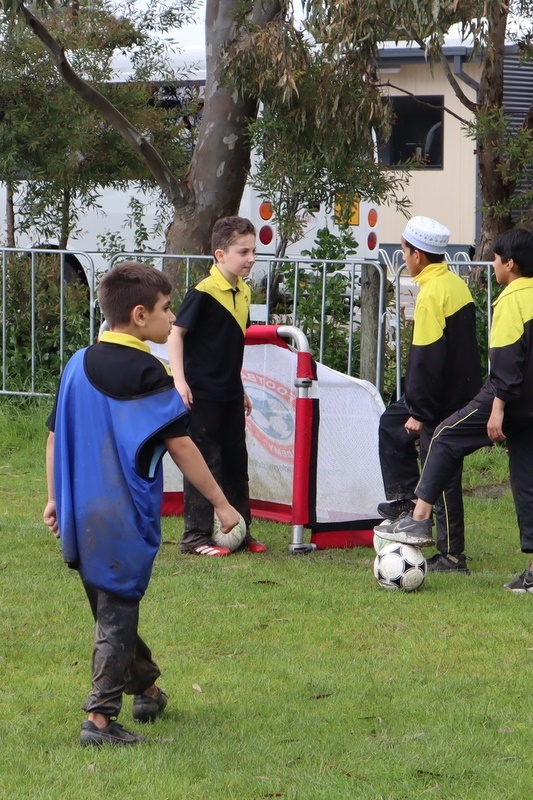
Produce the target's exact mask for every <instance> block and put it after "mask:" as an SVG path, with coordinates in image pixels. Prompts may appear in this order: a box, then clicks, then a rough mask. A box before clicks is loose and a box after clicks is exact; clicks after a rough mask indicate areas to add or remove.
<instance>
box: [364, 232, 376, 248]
mask: <svg viewBox="0 0 533 800" xmlns="http://www.w3.org/2000/svg"><path fill="white" fill-rule="evenodd" d="M377 243H378V237H377V236H376V234H375V233H374V231H372V232H371V233H369V234H368V239H367V240H366V244H367V247H368V249H369V250H375V248H376V245H377Z"/></svg>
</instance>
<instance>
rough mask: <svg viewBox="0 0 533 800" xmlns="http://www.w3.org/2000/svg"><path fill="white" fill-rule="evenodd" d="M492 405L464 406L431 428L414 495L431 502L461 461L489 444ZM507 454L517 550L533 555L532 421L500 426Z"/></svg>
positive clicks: (511, 422)
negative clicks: (433, 429)
mask: <svg viewBox="0 0 533 800" xmlns="http://www.w3.org/2000/svg"><path fill="white" fill-rule="evenodd" d="M491 409H492V403H490V405H489V404H483V405H482V406H481V407H480V406H479V405H478V404H474V403H471V404H468V405H467V406H465V407H464V408H462V409H461V410H460V411H457V412H456V413H455V414H452V415H451V416H450V417H448V418H447V419H445V420H444V422H442V423H441V424H440V425H438V426H437V428H436V429H435V433H434V435H433V438H432V440H431V443H430V446H429V450H428V454H427V458H426V461H425V464H424V467H423V469H422V474H421V476H420V481H419V483H418V486H417V487H416V495H417V497H420V498H421V499H422V500H425V501H426V502H427V503H434V502H435V499H436V498H437V497H438V496H439V494H440V492H441V491H442V487H443V486H445V485H446V484H447V481H448V480H449V476H450V474H453V473H454V471H455V470H456V469H457V465H458V464H459V463H462V461H463V458H464V457H465V456H467V455H469V454H470V453H473V452H474V451H475V450H479V449H480V448H481V447H487V446H489V445H491V444H492V442H491V441H490V439H489V437H488V435H487V422H488V421H489V417H490V412H491ZM503 430H504V433H505V434H506V436H507V440H506V442H507V450H508V453H509V477H510V482H511V491H512V493H513V500H514V505H515V510H516V516H517V521H518V528H519V530H520V549H521V550H522V552H523V553H533V480H532V476H533V420H532V421H529V420H528V421H526V420H521V421H519V420H510V421H505V418H504V425H503Z"/></svg>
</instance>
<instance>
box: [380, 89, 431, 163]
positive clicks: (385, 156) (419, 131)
mask: <svg viewBox="0 0 533 800" xmlns="http://www.w3.org/2000/svg"><path fill="white" fill-rule="evenodd" d="M385 102H387V103H390V104H391V106H392V113H393V123H392V133H391V137H390V139H389V141H388V142H381V143H380V144H379V148H378V152H379V160H380V163H382V164H387V165H388V166H390V167H400V166H405V165H406V164H407V165H408V166H409V167H410V168H412V169H416V168H420V169H442V168H443V146H442V143H443V127H444V111H443V108H444V97H443V96H442V95H420V96H418V97H389V98H387V100H386V101H385Z"/></svg>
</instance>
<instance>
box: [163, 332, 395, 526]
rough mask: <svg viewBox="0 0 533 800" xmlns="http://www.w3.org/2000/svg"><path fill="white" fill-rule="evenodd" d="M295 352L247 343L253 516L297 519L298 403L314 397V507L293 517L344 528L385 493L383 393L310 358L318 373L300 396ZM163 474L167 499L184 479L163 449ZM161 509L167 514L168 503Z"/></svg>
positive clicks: (366, 514) (368, 515)
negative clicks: (381, 451) (304, 395)
mask: <svg viewBox="0 0 533 800" xmlns="http://www.w3.org/2000/svg"><path fill="white" fill-rule="evenodd" d="M297 355H298V354H297V353H296V352H294V351H293V350H291V349H288V348H283V347H278V346H276V345H271V344H265V345H263V344H259V345H252V346H247V347H246V348H245V353H244V363H243V370H242V378H243V384H244V388H245V390H246V392H247V393H248V395H249V397H250V400H251V401H252V406H253V410H252V413H251V415H250V416H249V417H247V418H246V427H247V432H246V437H247V447H248V456H249V475H250V496H251V498H252V510H253V512H254V514H255V515H257V516H264V517H266V518H269V519H277V520H280V521H284V522H294V521H295V520H294V519H293V514H292V512H293V507H294V506H295V505H296V504H297V499H298V498H296V497H295V496H294V492H295V491H300V489H299V488H298V486H299V485H301V484H302V481H296V483H295V481H294V455H295V438H296V425H297V424H299V423H298V416H300V417H301V413H300V412H301V408H302V405H303V404H304V403H306V402H312V404H313V409H315V410H318V413H317V414H316V420H315V423H313V424H312V425H311V426H309V424H308V420H307V423H306V426H307V428H308V429H309V427H311V433H310V434H309V435H310V436H311V437H312V438H313V439H314V440H315V441H313V442H312V443H311V449H312V458H311V459H310V463H309V471H310V474H307V475H305V482H306V483H307V484H308V487H312V491H309V489H308V501H309V502H310V503H311V504H312V505H313V506H314V507H312V508H310V509H309V519H306V520H301V519H299V520H297V522H298V523H304V524H306V525H307V526H310V527H312V528H313V529H314V528H315V526H316V527H317V529H320V528H321V527H322V526H324V530H326V529H328V528H329V526H330V525H331V526H333V527H340V528H344V527H349V523H350V522H352V521H353V522H357V521H364V520H367V521H368V520H373V519H375V518H376V506H377V504H378V503H379V502H381V501H382V500H383V497H384V490H383V483H382V479H381V470H380V466H379V457H378V423H379V418H380V416H381V414H382V412H383V410H384V406H383V401H382V399H381V396H380V394H379V392H378V391H377V389H376V388H375V387H374V386H373V385H372V384H371V383H369V382H367V381H362V380H358V379H356V378H351V377H349V376H347V375H343V374H342V373H339V372H336V371H335V370H332V369H330V368H328V367H325V366H323V365H322V364H316V370H317V377H318V380H316V381H313V382H312V386H311V389H310V391H309V398H310V401H307V400H302V398H301V390H300V398H298V392H299V390H298V388H297V387H296V386H295V380H296V372H297ZM297 401H298V402H297ZM298 403H300V404H301V405H300V407H299V413H298V414H296V413H295V412H296V406H297V405H298ZM312 413H313V414H315V412H314V411H313V412H312ZM313 473H316V474H313ZM164 476H165V494H166V495H167V500H170V495H173V494H174V493H176V492H181V491H182V481H181V474H180V473H179V470H178V469H177V468H176V467H175V466H174V464H173V462H172V461H171V459H170V458H169V457H168V456H166V457H165V461H164ZM306 502H307V501H306ZM164 513H165V508H164ZM166 513H172V512H171V511H170V510H169V507H168V504H167V511H166ZM174 513H176V512H174ZM355 527H364V526H357V525H356V526H355Z"/></svg>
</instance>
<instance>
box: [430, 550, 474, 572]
mask: <svg viewBox="0 0 533 800" xmlns="http://www.w3.org/2000/svg"><path fill="white" fill-rule="evenodd" d="M469 560H470V559H469V558H468V557H467V556H465V554H464V553H461V555H460V556H452V554H451V553H447V554H445V553H435V555H434V556H431V558H428V560H427V565H428V572H462V573H463V574H464V575H470V570H469V569H468V567H467V566H466V562H467V561H469Z"/></svg>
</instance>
